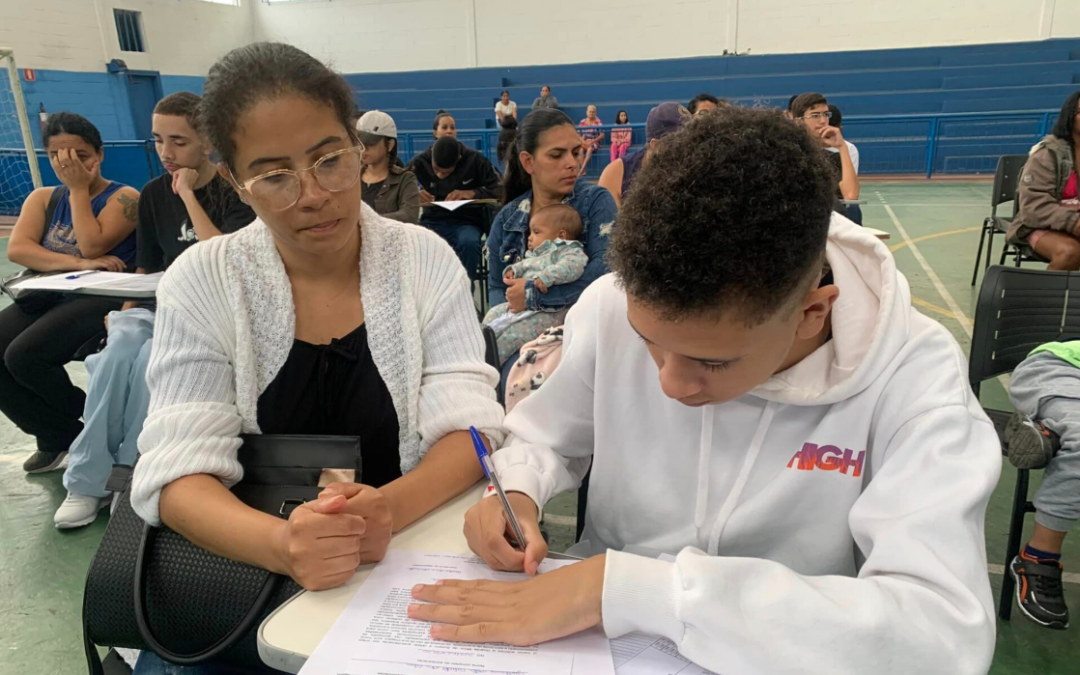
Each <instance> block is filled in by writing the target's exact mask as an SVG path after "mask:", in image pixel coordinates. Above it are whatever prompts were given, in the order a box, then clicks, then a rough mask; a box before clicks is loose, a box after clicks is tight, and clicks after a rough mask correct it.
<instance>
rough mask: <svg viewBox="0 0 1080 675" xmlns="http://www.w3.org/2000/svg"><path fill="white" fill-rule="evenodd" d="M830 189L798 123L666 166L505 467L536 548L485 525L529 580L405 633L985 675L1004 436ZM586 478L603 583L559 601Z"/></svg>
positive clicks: (536, 397) (500, 554) (685, 146)
mask: <svg viewBox="0 0 1080 675" xmlns="http://www.w3.org/2000/svg"><path fill="white" fill-rule="evenodd" d="M835 187H836V186H835V183H834V181H833V178H832V176H831V173H830V171H829V169H828V165H827V163H826V159H825V156H824V153H822V152H821V151H820V147H819V146H818V144H817V143H815V142H814V141H813V140H812V139H811V138H810V137H809V136H808V135H807V134H806V133H805V132H804V131H803V130H801V129H798V128H796V127H795V126H793V125H792V124H790V123H789V122H788V121H787V120H785V119H784V118H783V116H782V115H781V114H780V113H778V112H776V111H765V110H752V109H737V108H736V109H732V110H730V111H727V112H726V113H725V114H723V115H716V114H712V115H702V116H700V117H697V118H694V119H693V120H692V121H691V122H689V123H687V125H686V128H685V129H683V130H682V131H680V132H679V133H677V134H674V135H672V136H671V137H670V138H668V139H666V140H665V142H664V143H662V144H661V145H660V147H659V148H658V150H657V151H656V153H655V154H654V155H653V158H652V161H650V163H649V166H647V167H645V168H644V169H642V172H641V175H640V181H639V183H638V185H637V188H636V189H635V191H634V194H633V195H632V196H631V197H630V199H629V200H628V201H627V202H626V204H625V206H624V207H623V210H622V211H621V212H620V213H619V224H618V227H617V228H616V229H615V232H614V234H613V236H612V241H611V246H610V249H609V250H608V260H609V264H610V265H611V267H612V271H613V274H612V275H611V276H608V277H605V278H603V279H600V280H599V281H597V282H596V283H595V284H593V285H592V286H590V287H589V289H588V290H587V291H586V292H585V293H584V295H583V296H582V297H581V300H580V301H579V302H578V304H577V305H576V306H575V307H574V308H573V309H572V310H571V311H570V315H569V317H568V319H567V323H566V326H565V339H564V343H563V352H562V361H561V363H560V365H559V367H558V369H557V370H556V371H555V373H554V375H552V376H551V377H550V378H549V379H548V380H547V381H546V382H545V383H544V385H543V386H542V387H541V388H540V389H538V390H537V391H535V392H533V393H532V394H531V395H530V396H529V398H528V399H526V400H525V401H523V402H522V403H521V404H520V405H518V406H517V407H515V408H514V410H513V412H511V413H510V414H509V415H507V417H506V429H507V431H508V432H509V433H510V437H509V439H508V441H507V444H506V445H504V446H503V447H502V449H500V450H499V451H498V452H495V453H494V455H493V461H494V465H495V470H496V471H497V472H498V474H499V479H500V481H501V483H502V487H503V488H504V489H505V490H507V492H508V496H509V498H510V502H511V504H512V507H513V510H514V512H515V513H516V515H517V518H518V520H519V521H520V522H521V527H522V529H523V531H524V536H525V539H526V549H525V550H524V551H520V550H515V549H514V548H512V547H511V546H510V544H509V542H508V541H507V537H508V536H512V535H507V519H506V516H505V511H504V510H503V508H502V505H501V504H500V502H499V500H498V499H490V498H485V499H483V500H481V502H480V504H478V505H476V506H474V507H473V508H472V509H471V510H470V511H469V513H468V515H467V516H466V521H465V536H466V539H467V540H468V542H469V546H470V548H472V550H473V551H475V552H476V553H477V554H478V555H479V556H480V557H481V558H483V559H484V560H485V561H486V562H487V563H488V564H489V565H490V566H492V567H493V568H495V569H500V570H516V571H521V570H524V571H525V572H526V573H527V574H529V575H534V578H531V579H527V580H524V581H518V582H510V583H500V582H493V581H481V582H474V581H464V580H460V579H458V580H447V581H443V582H441V584H439V585H424V586H420V587H418V588H416V589H413V591H412V597H413V598H414V599H415V602H416V603H417V604H414V605H411V606H410V607H409V608H408V609H407V612H408V615H409V616H411V617H412V618H414V619H419V620H425V621H431V622H433V623H435V624H436V625H433V626H432V627H431V629H430V630H431V635H432V636H433V637H435V638H436V639H440V640H452V641H458V642H506V643H511V644H515V645H532V644H536V643H538V642H545V641H548V640H554V639H557V638H560V637H563V636H566V635H569V634H572V633H577V632H580V631H584V630H588V629H590V628H593V627H595V626H602V627H603V629H604V631H605V632H606V633H607V635H608V637H610V638H617V637H619V636H622V635H624V634H627V633H630V632H633V631H640V632H643V633H645V634H647V635H650V636H660V637H666V638H668V639H670V640H671V641H672V642H674V643H675V646H676V648H677V649H678V650H679V652H680V653H681V654H682V655H683V656H685V657H686V658H688V659H690V660H692V661H693V662H694V663H696V664H697V665H699V666H701V667H702V668H707V669H709V670H713V671H716V672H739V673H748V674H762V675H764V674H772V673H780V672H793V671H799V672H808V673H871V672H872V673H896V674H898V675H901V674H903V675H906V674H908V673H929V672H934V673H964V674H972V675H974V674H976V673H980V674H981V673H986V672H987V670H988V669H989V667H990V661H991V659H992V657H993V654H994V639H995V618H994V608H993V597H992V595H991V591H990V580H989V577H988V576H987V573H986V564H987V563H986V540H985V532H984V520H985V513H986V506H987V503H988V502H989V500H990V495H991V493H992V492H993V490H994V487H995V485H996V484H997V481H998V477H999V475H1000V473H1001V449H1000V445H999V443H998V440H997V434H996V432H995V431H994V426H993V424H992V423H991V422H990V420H989V419H988V418H987V416H986V413H984V412H983V410H982V407H981V406H980V405H979V401H978V399H977V398H976V397H975V396H973V395H972V393H971V387H970V386H969V385H968V382H967V366H966V361H965V358H964V354H963V352H962V351H961V349H960V346H959V345H958V344H957V343H956V340H955V339H954V338H953V337H952V335H951V334H950V333H949V331H948V330H947V329H945V328H944V327H942V326H941V324H939V323H937V322H936V321H933V320H931V319H928V318H926V317H924V316H923V315H921V314H919V312H918V311H916V310H915V308H914V307H913V306H912V304H911V292H910V290H909V288H908V284H907V281H906V280H905V279H904V277H903V275H901V274H900V273H899V272H898V271H897V269H896V261H895V260H893V257H892V255H891V254H890V253H889V250H888V248H886V247H885V245H884V244H882V243H881V242H879V241H878V240H877V239H876V238H874V237H873V236H871V235H869V234H866V233H865V232H864V231H863V230H862V229H861V228H859V227H857V226H855V225H853V224H852V223H850V222H849V221H848V220H847V219H845V218H842V217H840V216H839V215H834V214H833V212H832V207H833V199H834V197H833V192H834V190H835ZM733 251H738V254H737V255H733V254H732V252H733ZM590 466H591V471H592V473H591V478H590V482H589V494H588V506H587V511H586V513H585V523H584V525H585V529H584V533H583V535H582V542H581V543H579V544H578V545H577V546H576V547H575V548H573V549H571V550H570V551H569V553H571V554H575V553H576V554H578V555H585V556H591V557H588V558H587V559H586V560H584V561H583V562H580V563H577V564H574V565H570V566H567V567H563V568H561V569H559V570H556V571H552V572H547V573H544V574H539V575H537V574H536V572H537V567H538V564H539V563H540V561H541V560H542V559H543V558H544V556H545V554H546V552H547V545H546V544H545V542H544V539H543V537H542V536H541V533H540V529H539V525H538V522H537V516H538V513H539V510H540V509H541V508H542V507H543V506H544V505H545V504H546V503H547V502H548V500H550V499H551V498H552V497H553V496H555V495H556V494H559V493H562V492H565V491H569V490H574V489H576V488H577V487H578V486H579V485H580V483H581V480H582V478H583V477H584V475H585V473H586V472H587V471H588V470H589V469H590ZM631 548H632V549H633V550H635V551H639V552H640V554H638V553H630V552H627V551H628V550H629V549H631ZM663 553H666V554H669V555H671V556H674V560H665V559H657V558H658V556H659V554H663ZM420 603H433V604H420Z"/></svg>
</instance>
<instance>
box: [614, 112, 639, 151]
mask: <svg viewBox="0 0 1080 675" xmlns="http://www.w3.org/2000/svg"><path fill="white" fill-rule="evenodd" d="M615 124H617V125H620V124H630V117H629V116H627V114H626V111H625V110H620V111H619V112H617V113H616V114H615ZM633 142H634V130H633V129H631V128H630V127H628V126H626V127H622V126H616V127H615V128H614V129H612V130H611V161H612V162H614V161H615V160H617V159H622V158H623V157H626V153H627V151H629V150H630V145H631V144H632V143H633Z"/></svg>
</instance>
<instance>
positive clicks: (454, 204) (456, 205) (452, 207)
mask: <svg viewBox="0 0 1080 675" xmlns="http://www.w3.org/2000/svg"><path fill="white" fill-rule="evenodd" d="M474 201H476V200H475V199H455V200H454V201H449V202H431V203H430V204H428V206H441V207H443V208H444V209H446V210H447V211H456V210H458V209H460V208H461V207H462V206H465V205H466V204H472V203H473V202H474Z"/></svg>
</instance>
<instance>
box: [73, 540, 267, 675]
mask: <svg viewBox="0 0 1080 675" xmlns="http://www.w3.org/2000/svg"><path fill="white" fill-rule="evenodd" d="M155 530H156V528H154V527H153V526H151V525H149V524H147V525H146V526H145V527H144V528H143V534H142V539H141V540H140V541H139V553H138V556H137V557H136V559H135V624H136V625H137V626H138V628H139V633H140V635H142V638H143V640H145V641H146V644H147V646H148V647H150V649H152V650H154V652H155V653H156V654H157V655H158V656H160V657H161V658H163V659H165V660H166V661H170V662H172V663H175V664H176V665H179V666H193V665H197V664H200V663H203V662H205V661H209V660H211V659H213V658H216V657H218V656H220V655H221V654H222V653H224V652H225V651H226V650H228V649H229V648H230V647H232V646H233V645H235V644H236V642H237V641H238V640H239V639H240V638H242V637H244V635H246V634H247V632H248V631H249V630H251V628H252V626H254V625H255V622H256V621H257V620H258V618H259V616H261V615H262V613H263V612H264V611H265V610H266V608H267V605H268V604H269V602H270V598H272V597H273V595H274V592H275V591H277V589H278V586H279V585H280V584H281V580H282V577H281V575H279V574H274V573H273V572H267V578H266V582H265V583H264V584H263V587H262V589H261V590H260V591H259V595H258V596H257V597H256V598H255V602H253V603H252V605H251V608H250V609H249V610H248V612H247V614H245V615H244V616H243V618H241V619H240V621H238V622H237V624H236V626H234V627H233V628H232V630H230V631H229V632H228V633H226V634H225V635H224V636H222V637H221V639H219V640H218V641H217V642H215V643H214V644H213V645H211V646H209V647H207V648H206V649H204V650H202V651H201V652H198V653H196V654H177V653H175V652H173V651H172V650H170V649H169V648H168V647H166V646H165V645H163V644H161V642H160V641H158V639H157V638H156V637H155V636H154V633H153V631H152V630H151V628H150V623H149V621H147V612H146V567H147V565H148V564H149V560H150V555H149V553H148V552H149V549H150V544H151V542H152V540H153V536H154V531H155ZM94 675H98V674H97V673H94Z"/></svg>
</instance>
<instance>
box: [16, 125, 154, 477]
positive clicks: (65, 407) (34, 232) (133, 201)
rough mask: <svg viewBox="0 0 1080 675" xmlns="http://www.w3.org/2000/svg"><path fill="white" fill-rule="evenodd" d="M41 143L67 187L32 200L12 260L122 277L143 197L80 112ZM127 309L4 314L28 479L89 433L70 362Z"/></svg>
mask: <svg viewBox="0 0 1080 675" xmlns="http://www.w3.org/2000/svg"><path fill="white" fill-rule="evenodd" d="M42 142H43V144H44V145H45V149H46V151H47V152H48V154H49V164H50V166H52V169H53V171H54V172H55V173H56V177H57V178H59V179H60V182H61V183H62V185H60V186H59V187H45V188H38V189H37V190H34V191H33V192H32V193H30V196H29V197H27V198H26V201H25V202H24V203H23V206H22V212H21V213H20V214H19V219H18V221H17V222H16V223H15V229H14V230H12V232H11V238H10V239H9V240H8V246H7V255H8V260H10V261H11V262H13V263H15V264H17V265H22V266H23V267H27V268H29V269H31V270H34V271H36V272H74V271H86V270H103V271H106V272H123V271H124V270H125V269H127V268H129V267H130V266H132V264H133V263H134V262H135V222H136V219H137V214H138V209H139V191H138V190H136V189H135V188H132V187H128V186H126V185H123V184H121V183H117V182H115V181H110V180H107V179H106V178H103V177H102V175H101V163H102V161H103V160H104V158H105V152H104V150H102V145H101V134H100V133H98V130H97V128H95V127H94V125H93V124H91V123H90V122H89V121H88V120H87V119H86V118H85V117H82V116H81V115H76V114H75V113H70V112H58V113H53V114H52V115H50V116H49V119H48V121H47V122H46V125H45V129H44V130H43V132H42ZM54 202H55V204H54ZM50 205H53V210H52V218H51V220H50V221H49V222H46V218H45V217H46V213H47V212H48V210H49V207H50ZM121 304H122V303H121V301H119V300H115V299H112V298H103V297H89V296H84V297H79V298H68V297H66V296H63V295H61V294H59V293H45V294H42V293H39V294H37V295H36V296H34V297H32V298H30V299H29V300H28V301H27V302H23V303H20V302H16V303H14V304H12V305H10V306H8V307H7V308H5V309H4V310H3V311H2V312H0V355H2V364H0V412H3V413H4V414H5V415H7V417H8V419H10V420H11V421H12V422H14V423H15V425H16V426H18V427H19V429H21V430H22V431H23V432H24V433H27V434H29V435H31V436H34V437H35V439H36V440H37V450H36V451H35V452H34V453H33V454H32V455H31V456H30V457H29V459H27V460H26V462H25V463H24V464H23V470H25V471H26V472H27V473H42V472H45V471H52V470H54V469H56V468H57V467H58V466H60V463H61V462H62V461H63V460H64V458H65V457H66V456H67V451H68V447H69V446H70V445H71V442H72V441H74V440H75V437H76V436H78V435H79V432H81V431H82V428H83V423H82V422H81V421H80V419H79V418H80V417H82V413H83V405H84V403H85V401H86V395H85V393H84V392H83V391H82V390H81V389H79V388H78V387H76V386H75V385H74V384H72V383H71V379H70V378H69V377H68V375H67V371H65V370H64V365H65V364H66V363H68V362H69V361H71V359H72V358H74V356H75V354H76V353H77V352H78V351H79V349H80V348H82V347H83V346H84V345H85V344H86V343H87V342H89V341H90V340H92V339H93V338H95V337H97V336H98V335H100V334H101V332H102V331H103V330H104V327H103V326H102V322H103V321H104V319H105V317H106V315H108V313H109V312H111V311H113V310H116V309H120V306H121Z"/></svg>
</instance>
